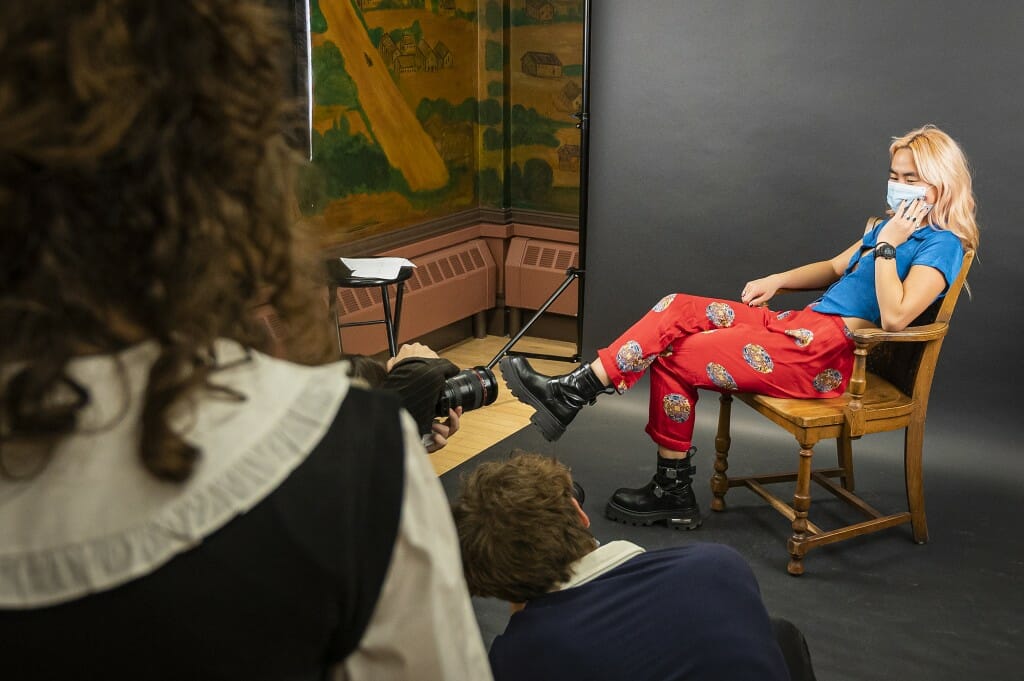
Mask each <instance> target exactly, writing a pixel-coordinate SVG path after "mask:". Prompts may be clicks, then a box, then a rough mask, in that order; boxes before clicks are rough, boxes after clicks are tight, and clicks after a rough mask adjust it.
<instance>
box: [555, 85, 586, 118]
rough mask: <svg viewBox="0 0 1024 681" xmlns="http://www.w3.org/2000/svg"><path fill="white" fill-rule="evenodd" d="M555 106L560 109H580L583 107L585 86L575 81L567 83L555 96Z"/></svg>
mask: <svg viewBox="0 0 1024 681" xmlns="http://www.w3.org/2000/svg"><path fill="white" fill-rule="evenodd" d="M555 108H556V109H558V110H559V111H579V110H580V109H581V108H583V88H581V87H580V86H579V84H578V83H576V82H575V81H572V80H570V81H569V82H568V83H566V84H565V87H563V88H562V89H561V90H560V91H559V92H558V96H557V97H556V98H555Z"/></svg>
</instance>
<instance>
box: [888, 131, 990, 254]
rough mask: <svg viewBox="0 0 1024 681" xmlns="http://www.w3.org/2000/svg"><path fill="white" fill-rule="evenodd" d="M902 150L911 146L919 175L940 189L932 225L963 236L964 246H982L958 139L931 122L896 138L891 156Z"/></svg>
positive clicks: (969, 181) (972, 196)
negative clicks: (979, 240) (979, 243)
mask: <svg viewBox="0 0 1024 681" xmlns="http://www.w3.org/2000/svg"><path fill="white" fill-rule="evenodd" d="M900 149H909V150H910V153H911V154H912V155H913V157H914V163H915V164H916V165H917V173H918V176H919V177H920V178H921V179H922V180H923V181H925V182H927V183H928V184H930V185H933V186H934V187H935V188H936V189H937V190H938V198H937V199H936V201H935V206H934V207H933V208H932V211H931V214H930V216H929V217H930V219H931V221H932V224H934V225H937V226H938V227H941V228H942V229H948V230H949V231H950V232H953V234H956V235H957V236H958V237H960V241H961V242H962V243H963V245H964V248H975V249H976V248H977V247H978V223H977V222H976V221H975V217H974V213H975V201H974V192H973V190H972V189H971V169H970V166H969V165H968V163H967V157H966V156H964V152H963V150H961V149H960V145H958V144H957V143H956V141H955V140H954V139H953V138H952V137H950V136H949V135H947V134H946V133H944V132H943V131H942V130H939V129H938V128H937V127H935V126H934V125H931V124H928V125H925V126H922V127H920V128H918V129H916V130H911V131H910V132H908V133H907V134H905V135H903V136H902V137H897V138H894V139H893V141H892V144H890V145H889V158H892V157H893V155H895V154H896V152H897V151H899V150H900Z"/></svg>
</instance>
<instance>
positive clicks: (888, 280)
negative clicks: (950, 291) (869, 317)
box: [875, 258, 946, 331]
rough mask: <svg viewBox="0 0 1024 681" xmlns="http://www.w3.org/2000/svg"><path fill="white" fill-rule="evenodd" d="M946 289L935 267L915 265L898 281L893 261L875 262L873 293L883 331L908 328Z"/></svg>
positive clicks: (944, 282) (879, 260)
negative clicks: (876, 296) (875, 296)
mask: <svg viewBox="0 0 1024 681" xmlns="http://www.w3.org/2000/svg"><path fill="white" fill-rule="evenodd" d="M945 288H946V279H945V277H943V276H942V273H941V272H939V271H938V270H937V269H935V268H934V267H929V266H928V265H914V266H912V267H911V268H910V272H909V273H908V274H907V278H906V279H904V280H903V281H900V277H899V273H897V271H896V260H895V259H892V260H886V259H885V258H876V259H875V293H876V294H877V295H878V311H879V312H880V313H881V315H882V328H883V329H885V330H886V331H902V330H903V329H905V328H907V326H908V325H909V324H910V323H911V322H912V321H914V320H915V319H917V317H918V315H920V314H921V313H922V312H924V311H925V309H927V307H928V306H929V305H931V304H932V301H934V300H935V299H936V298H938V297H939V294H940V293H942V291H943V289H945Z"/></svg>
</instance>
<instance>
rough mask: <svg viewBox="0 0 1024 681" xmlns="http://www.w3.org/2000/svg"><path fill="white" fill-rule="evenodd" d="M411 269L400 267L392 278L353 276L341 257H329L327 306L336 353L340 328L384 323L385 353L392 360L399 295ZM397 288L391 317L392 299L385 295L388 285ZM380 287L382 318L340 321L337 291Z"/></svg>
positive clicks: (400, 295)
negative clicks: (336, 341) (334, 337)
mask: <svg viewBox="0 0 1024 681" xmlns="http://www.w3.org/2000/svg"><path fill="white" fill-rule="evenodd" d="M412 270H413V268H412V267H402V268H401V269H399V270H398V274H397V275H396V276H395V277H393V278H378V277H356V276H353V275H352V271H351V270H350V269H349V268H348V267H346V266H345V263H343V262H342V261H341V259H340V258H332V259H331V260H328V261H327V291H328V293H329V297H328V301H329V305H330V314H331V321H332V324H333V325H334V332H335V334H336V335H337V338H338V351H339V352H341V329H343V328H345V327H349V326H368V325H370V324H383V325H384V329H385V331H386V332H387V337H388V352H390V353H391V356H392V357H394V356H395V355H396V354H398V345H397V343H396V339H397V338H398V322H399V321H400V319H401V316H402V294H403V293H404V292H405V282H406V280H407V279H408V278H409V277H411V276H412ZM392 284H394V285H396V286H397V291H396V293H395V309H394V313H393V314H392V310H391V297H390V295H389V294H388V286H391V285H392ZM374 286H376V287H379V288H380V299H381V304H382V305H383V306H384V318H383V319H371V320H367V321H362V322H342V321H341V320H340V319H339V318H338V288H339V287H340V288H372V287H374Z"/></svg>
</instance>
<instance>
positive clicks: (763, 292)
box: [740, 274, 781, 306]
mask: <svg viewBox="0 0 1024 681" xmlns="http://www.w3.org/2000/svg"><path fill="white" fill-rule="evenodd" d="M780 287H781V283H780V280H779V275H777V274H769V275H768V276H767V277H762V278H761V279H755V280H754V281H748V282H747V283H746V285H745V286H744V287H743V293H741V294H740V300H741V301H743V302H744V303H746V304H747V305H750V306H754V305H764V304H765V303H767V302H768V301H769V300H771V299H772V297H774V296H775V293H776V292H777V291H778V290H779V288H780Z"/></svg>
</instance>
